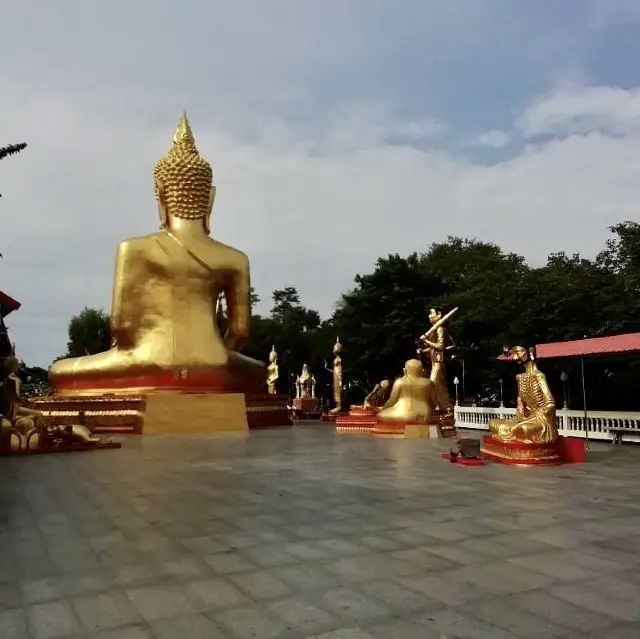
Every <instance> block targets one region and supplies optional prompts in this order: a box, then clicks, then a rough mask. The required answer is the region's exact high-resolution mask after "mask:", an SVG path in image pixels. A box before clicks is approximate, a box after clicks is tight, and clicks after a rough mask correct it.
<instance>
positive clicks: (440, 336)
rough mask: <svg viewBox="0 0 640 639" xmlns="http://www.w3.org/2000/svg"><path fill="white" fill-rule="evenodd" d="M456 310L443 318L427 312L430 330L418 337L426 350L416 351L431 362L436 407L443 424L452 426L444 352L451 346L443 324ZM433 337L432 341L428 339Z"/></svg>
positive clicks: (437, 312) (437, 311) (432, 312)
mask: <svg viewBox="0 0 640 639" xmlns="http://www.w3.org/2000/svg"><path fill="white" fill-rule="evenodd" d="M457 310H458V308H457V307H456V308H454V309H453V310H451V311H449V312H448V313H447V314H446V315H445V316H443V315H442V311H440V310H439V309H435V308H432V309H430V310H429V322H430V323H431V328H430V329H429V330H428V331H427V332H426V333H425V334H424V335H421V336H420V341H421V342H423V343H424V344H426V348H421V349H418V353H420V354H428V355H429V359H430V360H431V372H430V374H429V378H430V379H431V381H432V382H433V384H434V386H435V389H436V405H437V406H438V410H439V411H440V414H441V416H442V418H443V422H451V425H453V419H454V418H453V401H452V399H451V395H450V394H449V388H448V386H447V372H446V364H445V361H446V351H447V349H448V348H450V347H451V346H452V345H453V340H452V339H451V336H450V335H449V331H448V330H447V328H446V327H445V322H446V321H447V320H448V319H449V318H450V317H452V316H453V315H454V314H455V313H456V312H457ZM432 335H433V339H430V338H431V336H432Z"/></svg>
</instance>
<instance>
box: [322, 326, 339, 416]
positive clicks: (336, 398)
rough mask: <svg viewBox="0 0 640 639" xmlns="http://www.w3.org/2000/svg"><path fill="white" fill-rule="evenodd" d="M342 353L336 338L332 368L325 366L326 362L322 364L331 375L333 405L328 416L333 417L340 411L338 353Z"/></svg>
mask: <svg viewBox="0 0 640 639" xmlns="http://www.w3.org/2000/svg"><path fill="white" fill-rule="evenodd" d="M341 351H342V344H341V343H340V338H339V337H336V343H335V344H334V345H333V354H334V358H333V368H329V367H328V366H327V362H325V363H324V367H325V368H326V369H327V370H328V371H329V372H330V373H331V374H332V375H333V403H334V407H333V408H332V409H331V410H330V411H329V414H330V415H335V414H336V413H339V412H340V411H341V410H342V358H341V357H340V352H341Z"/></svg>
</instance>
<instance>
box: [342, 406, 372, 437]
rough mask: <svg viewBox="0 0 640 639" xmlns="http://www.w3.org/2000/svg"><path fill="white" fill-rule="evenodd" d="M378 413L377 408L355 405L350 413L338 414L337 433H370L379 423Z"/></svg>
mask: <svg viewBox="0 0 640 639" xmlns="http://www.w3.org/2000/svg"><path fill="white" fill-rule="evenodd" d="M377 414H378V409H377V408H364V407H362V406H353V407H352V408H351V410H350V411H349V412H348V413H346V414H345V413H343V414H340V415H337V416H336V417H337V418H336V420H335V423H336V433H370V432H371V431H372V430H373V429H374V428H375V426H376V424H377V423H378V418H377Z"/></svg>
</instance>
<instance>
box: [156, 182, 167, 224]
mask: <svg viewBox="0 0 640 639" xmlns="http://www.w3.org/2000/svg"><path fill="white" fill-rule="evenodd" d="M157 186H158V215H159V216H160V228H161V229H166V228H167V226H168V224H169V214H168V212H167V199H166V195H165V189H164V184H163V183H162V182H161V181H160V180H158V182H157Z"/></svg>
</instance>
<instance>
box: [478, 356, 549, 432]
mask: <svg viewBox="0 0 640 639" xmlns="http://www.w3.org/2000/svg"><path fill="white" fill-rule="evenodd" d="M511 352H512V354H513V357H514V359H515V360H517V361H518V362H520V363H521V364H522V365H523V366H524V372H523V373H520V374H519V375H517V377H516V380H517V382H518V401H517V405H516V414H515V415H514V416H513V417H512V418H511V419H492V420H490V421H489V430H490V431H491V435H492V436H493V437H494V438H495V439H498V440H502V441H505V442H521V443H525V444H527V443H533V444H545V443H552V442H555V441H556V440H557V439H558V426H557V421H556V402H555V399H554V398H553V395H552V393H551V389H550V388H549V385H548V384H547V378H546V377H545V375H544V373H542V372H541V371H540V370H539V369H538V367H537V365H536V362H535V360H534V356H533V353H532V352H531V351H529V350H528V349H526V348H525V347H524V346H514V347H513V348H512V349H511Z"/></svg>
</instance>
